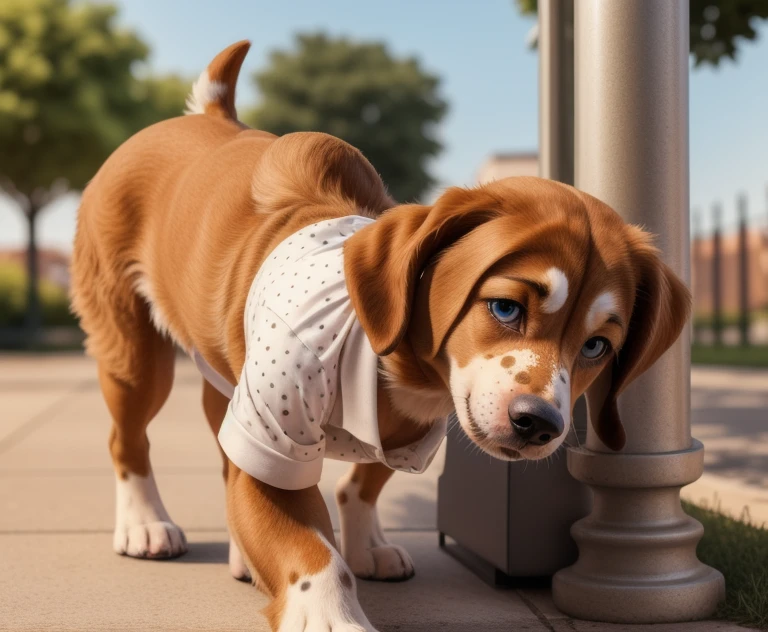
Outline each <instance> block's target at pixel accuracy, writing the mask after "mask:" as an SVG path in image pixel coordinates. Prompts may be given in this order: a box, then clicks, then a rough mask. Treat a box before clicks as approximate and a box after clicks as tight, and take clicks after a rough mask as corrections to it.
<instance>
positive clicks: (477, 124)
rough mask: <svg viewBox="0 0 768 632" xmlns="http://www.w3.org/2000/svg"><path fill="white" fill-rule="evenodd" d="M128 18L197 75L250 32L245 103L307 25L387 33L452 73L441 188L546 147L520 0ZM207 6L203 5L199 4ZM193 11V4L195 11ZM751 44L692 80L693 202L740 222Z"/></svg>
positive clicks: (747, 182) (408, 51) (181, 8)
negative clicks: (486, 164) (274, 54)
mask: <svg viewBox="0 0 768 632" xmlns="http://www.w3.org/2000/svg"><path fill="white" fill-rule="evenodd" d="M117 4H118V5H119V7H120V18H119V20H120V23H121V24H122V25H124V26H126V27H130V28H134V29H136V30H137V31H138V32H139V33H140V34H141V36H142V37H143V38H144V39H145V40H146V41H147V42H148V43H149V44H150V46H151V48H152V51H153V52H152V57H151V59H150V68H151V70H152V71H154V72H158V73H163V72H178V73H182V74H185V75H189V76H196V75H197V74H199V72H200V71H201V70H202V69H203V68H205V66H206V65H207V64H208V62H209V61H210V60H211V59H212V58H213V56H214V55H215V54H216V53H217V52H218V51H219V50H221V49H222V48H224V47H225V46H227V45H229V44H231V43H232V42H234V41H237V40H240V39H250V40H251V41H252V42H253V47H252V49H251V51H250V53H249V55H248V58H247V59H246V61H245V64H244V66H243V73H242V75H241V82H240V84H239V92H238V104H239V105H240V106H243V105H245V104H248V103H253V102H254V101H255V100H256V99H257V98H258V95H257V94H256V91H255V89H254V87H253V86H252V83H251V81H250V75H251V74H252V73H253V72H254V71H256V70H257V69H259V68H261V67H262V66H263V65H264V64H265V63H266V61H267V59H268V53H269V51H270V50H272V49H274V48H286V47H289V46H290V45H291V43H292V41H293V35H294V33H296V32H297V31H316V30H324V31H326V32H328V33H330V34H332V35H346V36H350V37H353V38H356V39H376V40H384V41H385V42H386V43H387V44H388V46H389V48H390V50H391V51H392V52H393V53H394V54H396V55H415V56H417V57H418V58H419V59H420V61H421V63H422V64H423V66H424V67H425V68H426V69H428V70H430V71H432V72H435V73H437V74H438V75H440V76H441V77H442V78H443V82H442V93H443V96H444V97H445V98H446V99H447V100H448V102H449V104H450V113H449V114H448V116H447V117H446V119H445V120H444V123H443V124H442V126H441V130H440V135H441V139H442V141H443V143H444V145H445V151H444V152H443V153H442V154H441V155H440V157H439V158H437V159H436V160H435V161H434V163H433V165H432V171H433V173H434V175H435V176H436V177H437V179H438V181H439V183H440V185H441V186H448V185H453V184H458V185H471V184H473V183H474V177H475V174H476V172H477V169H478V167H479V166H480V164H481V163H482V162H483V160H484V159H485V158H486V157H487V156H488V155H489V154H491V153H494V152H497V151H530V150H535V149H536V148H537V145H538V142H537V136H538V132H537V126H538V115H537V103H536V101H537V63H538V62H537V55H536V53H535V52H534V51H530V50H528V49H527V48H526V46H525V39H526V35H527V33H528V31H529V30H530V28H531V26H532V25H533V23H534V22H533V19H532V18H522V17H520V16H519V14H518V12H517V9H516V6H515V4H514V0H475V1H474V2H466V1H465V0H442V1H438V0H419V1H418V2H417V1H414V0H388V1H387V2H371V1H370V0H369V1H360V0H356V1H353V0H324V1H323V2H317V1H316V0H315V1H309V0H283V1H282V2H276V1H274V0H272V1H270V2H265V1H258V0H219V1H218V2H204V3H203V2H190V1H189V0H186V1H184V0H121V1H118V2H117ZM201 6H202V7H204V8H199V7H201ZM190 7H195V8H194V9H191V8H190ZM760 31H761V33H760V35H761V37H760V39H759V40H758V41H757V42H754V43H753V42H744V43H743V44H742V46H741V51H740V55H739V57H738V60H737V63H733V62H730V61H726V62H724V63H722V64H721V67H720V68H719V69H716V70H712V69H710V68H709V67H707V68H704V69H697V70H692V72H691V82H690V99H691V114H690V137H691V205H692V207H693V208H697V207H698V208H702V209H706V210H707V212H708V211H709V208H710V207H711V204H712V203H713V202H714V201H716V200H720V201H722V203H723V205H724V210H725V214H726V215H725V217H726V221H733V217H734V215H733V213H734V206H735V197H736V194H737V193H739V192H741V191H744V192H746V193H747V195H748V196H749V203H750V207H749V208H750V215H752V216H759V217H768V209H767V208H766V204H767V203H768V194H767V192H766V186H767V185H768V121H767V120H766V119H768V115H767V114H766V112H768V107H767V104H768V42H767V41H766V40H767V39H768V29H767V28H766V27H765V26H761V27H760ZM76 205H77V200H76V197H75V196H72V197H69V198H65V199H63V200H62V201H60V202H59V203H57V204H56V206H55V207H54V208H51V209H50V210H49V211H48V212H47V213H46V214H44V215H43V216H42V220H41V223H40V235H41V242H42V243H43V245H46V246H55V247H59V248H62V249H65V250H69V249H70V248H71V240H72V235H73V232H74V222H75V213H76ZM23 236H24V225H23V224H22V222H21V220H20V218H19V216H18V213H17V212H15V211H13V209H11V208H9V207H8V206H7V204H3V203H1V202H0V247H6V246H9V245H18V244H21V243H22V241H23Z"/></svg>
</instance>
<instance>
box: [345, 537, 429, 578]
mask: <svg viewBox="0 0 768 632" xmlns="http://www.w3.org/2000/svg"><path fill="white" fill-rule="evenodd" d="M346 560H347V564H349V568H351V569H352V572H353V573H354V574H355V575H356V576H357V577H359V578H360V579H378V580H381V581H402V580H405V579H410V578H411V577H413V576H414V574H415V570H414V568H413V560H412V559H411V556H410V555H408V551H406V550H405V549H404V548H403V547H402V546H398V545H396V544H385V545H382V546H374V547H372V548H370V549H363V550H358V551H354V552H352V551H349V552H348V554H347V558H346Z"/></svg>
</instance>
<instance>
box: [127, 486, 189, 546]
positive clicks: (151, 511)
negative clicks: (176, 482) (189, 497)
mask: <svg viewBox="0 0 768 632" xmlns="http://www.w3.org/2000/svg"><path fill="white" fill-rule="evenodd" d="M116 500H117V512H116V519H115V535H114V539H113V540H112V546H113V548H114V549H115V551H116V552H117V553H119V554H120V555H129V556H130V557H141V558H149V559H167V558H171V557H178V556H179V555H183V554H184V553H186V552H187V539H186V538H185V537H184V532H183V531H182V530H181V529H180V528H179V527H178V526H176V525H175V524H174V523H173V521H172V520H171V518H170V516H169V515H168V512H167V511H166V510H165V507H164V506H163V502H162V500H160V494H159V492H158V491H157V485H156V484H155V478H154V476H153V475H152V474H150V475H149V476H138V475H136V474H128V476H127V478H125V479H122V478H118V479H117V498H116Z"/></svg>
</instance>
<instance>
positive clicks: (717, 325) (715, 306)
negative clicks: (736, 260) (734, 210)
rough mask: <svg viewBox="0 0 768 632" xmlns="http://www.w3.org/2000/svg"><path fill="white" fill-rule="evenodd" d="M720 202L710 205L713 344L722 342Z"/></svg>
mask: <svg viewBox="0 0 768 632" xmlns="http://www.w3.org/2000/svg"><path fill="white" fill-rule="evenodd" d="M722 217H723V213H722V208H721V207H720V204H719V203H718V204H715V205H714V206H713V207H712V334H713V340H714V343H715V345H718V346H719V345H721V344H723V283H722V280H723V277H722V271H723V265H722V260H723V257H722V254H723V253H722V240H721V230H722V227H721V225H720V222H721V219H722Z"/></svg>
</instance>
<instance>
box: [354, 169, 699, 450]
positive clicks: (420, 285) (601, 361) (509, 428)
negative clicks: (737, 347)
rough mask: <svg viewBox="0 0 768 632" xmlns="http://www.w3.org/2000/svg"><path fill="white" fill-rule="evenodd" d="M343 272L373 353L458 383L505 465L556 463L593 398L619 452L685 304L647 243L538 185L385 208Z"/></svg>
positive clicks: (528, 181) (634, 231) (468, 423)
mask: <svg viewBox="0 0 768 632" xmlns="http://www.w3.org/2000/svg"><path fill="white" fill-rule="evenodd" d="M345 267H346V271H347V284H348V289H349V291H350V295H351V298H352V302H353V305H354V307H355V309H356V311H357V315H358V317H359V319H360V322H361V323H362V325H363V328H364V329H365V331H366V333H367V334H368V336H369V339H370V341H371V344H372V346H373V349H374V350H375V351H376V353H378V354H379V355H382V356H385V355H388V354H391V353H392V352H393V351H395V350H397V352H398V353H397V354H395V355H401V356H403V357H405V358H409V359H410V360H411V361H413V362H414V363H415V364H416V365H418V367H419V369H418V376H419V377H418V378H411V379H416V380H417V379H421V380H422V384H421V386H423V387H424V388H425V389H429V388H434V385H435V382H440V383H441V384H440V385H441V386H442V387H443V388H445V387H447V388H449V389H450V392H451V396H452V398H453V402H454V405H455V408H456V413H457V416H458V419H459V421H460V423H461V425H462V427H463V428H464V431H465V432H466V433H467V435H469V437H470V438H471V439H472V440H473V441H475V442H476V443H477V444H478V445H479V446H480V447H482V448H483V449H484V450H485V451H486V452H488V453H490V454H492V455H494V456H496V457H499V458H502V459H510V460H511V459H517V458H521V457H522V458H531V459H536V458H543V457H546V456H548V455H549V454H552V452H554V451H555V450H556V449H557V447H558V446H559V445H560V444H561V443H562V442H563V440H564V438H565V436H566V434H567V432H568V429H569V425H570V421H571V414H572V408H573V403H574V402H575V400H576V399H577V398H578V397H579V396H580V395H581V394H582V393H584V392H585V391H586V392H587V400H588V404H589V409H590V417H591V419H592V423H593V425H594V428H595V430H596V432H597V435H598V437H599V438H600V440H601V441H602V442H603V443H604V444H605V445H607V446H608V447H610V448H612V449H614V450H619V449H621V448H622V447H623V445H624V441H625V436H624V430H623V427H622V425H621V421H620V419H619V416H618V411H617V407H616V398H617V397H618V395H619V394H620V393H621V392H622V390H623V389H624V388H625V387H626V386H627V385H628V384H629V383H630V382H631V381H632V380H633V379H635V378H636V377H637V376H638V375H640V374H641V373H643V372H644V371H645V370H646V369H647V368H648V367H650V366H651V365H652V364H653V363H654V362H655V361H656V360H657V359H658V358H659V356H661V355H662V354H663V353H664V352H665V351H666V350H667V349H668V348H669V347H670V346H671V345H672V344H673V343H674V341H675V340H676V339H677V338H678V336H679V334H680V332H681V330H682V328H683V326H684V324H685V321H686V320H687V317H688V313H689V309H690V294H689V292H688V289H687V288H686V286H685V285H684V284H683V282H682V281H681V280H680V279H679V278H678V277H677V276H676V275H675V274H674V273H673V272H672V270H671V269H670V268H669V267H667V266H666V265H665V264H664V263H663V262H662V261H661V259H660V258H659V256H658V251H657V250H656V249H655V248H654V247H653V246H652V245H651V241H650V235H649V234H648V233H646V232H644V231H642V230H641V229H639V228H637V227H635V226H632V225H628V224H625V223H624V221H622V219H621V218H620V217H619V215H618V214H617V213H615V212H614V211H613V210H612V209H610V208H609V207H608V206H606V205H605V204H603V203H602V202H600V201H598V200H597V199H595V198H593V197H591V196H589V195H586V194H584V193H582V192H579V191H577V190H576V189H574V188H572V187H568V186H566V185H562V184H559V183H555V182H552V181H549V180H543V179H540V178H508V179H505V180H500V181H498V182H495V183H492V184H489V185H486V186H483V187H479V188H476V189H471V190H466V189H458V188H454V189H449V190H448V191H446V193H445V194H443V195H442V196H441V197H440V198H439V199H438V200H437V202H436V203H435V204H434V205H433V206H431V207H430V206H419V205H409V206H408V207H399V209H397V210H395V209H393V210H392V211H388V212H386V213H385V214H384V215H383V216H382V217H381V218H380V219H379V220H378V221H377V222H375V223H374V224H372V225H371V226H369V227H366V228H365V229H363V230H362V231H360V232H359V233H358V234H357V235H356V236H355V237H353V238H352V239H350V240H349V242H348V243H347V246H346V248H345ZM412 386H417V387H418V386H419V385H417V384H414V385H412Z"/></svg>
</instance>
